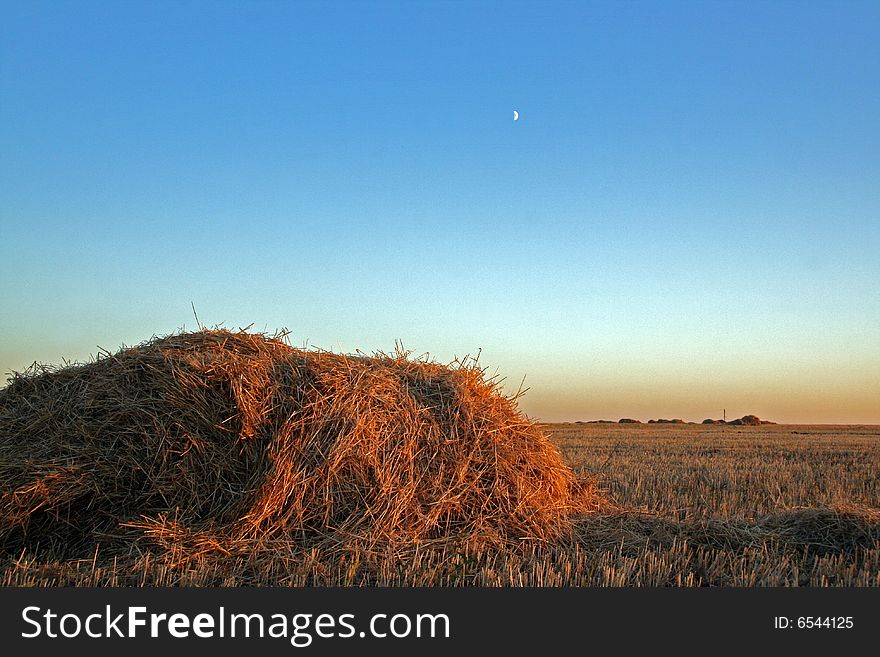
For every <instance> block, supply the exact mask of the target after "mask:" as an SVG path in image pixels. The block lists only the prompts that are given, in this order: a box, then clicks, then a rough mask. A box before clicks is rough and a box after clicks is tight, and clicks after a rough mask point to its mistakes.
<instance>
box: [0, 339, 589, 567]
mask: <svg viewBox="0 0 880 657" xmlns="http://www.w3.org/2000/svg"><path fill="white" fill-rule="evenodd" d="M596 501H597V497H596V496H595V493H594V489H593V487H592V484H590V483H589V482H585V481H578V480H576V479H575V477H574V474H573V473H572V471H571V470H570V469H569V468H568V467H567V466H566V465H565V464H564V463H563V461H562V459H561V457H560V455H559V453H558V452H557V450H556V448H555V447H554V446H553V445H552V443H550V441H549V440H548V439H547V438H546V437H545V436H544V435H543V434H542V433H541V432H540V431H539V429H538V428H537V427H536V426H535V425H534V424H533V423H531V422H530V421H528V420H527V419H526V418H525V417H523V416H522V415H521V414H520V413H519V411H518V410H517V407H516V403H515V398H507V397H505V396H503V395H502V394H501V393H500V391H499V390H498V384H497V382H495V381H492V380H488V381H487V380H486V378H485V377H484V372H483V370H481V369H480V368H478V367H477V366H476V364H475V363H473V362H468V363H457V364H455V365H453V366H449V367H447V366H441V365H438V364H435V363H432V362H428V361H427V360H425V359H420V360H412V359H409V358H408V357H407V355H406V354H396V355H385V354H379V355H377V356H375V357H364V356H345V355H339V354H332V353H327V352H319V351H305V350H300V349H295V348H292V347H290V346H289V345H288V344H286V343H285V342H283V341H282V340H279V339H276V338H270V337H266V336H263V335H255V334H249V333H245V332H238V333H232V332H229V331H223V330H215V331H201V332H198V333H189V334H181V335H175V336H170V337H166V338H161V339H154V340H152V341H150V342H148V343H145V344H143V345H140V346H138V347H135V348H130V349H123V350H122V351H120V352H119V353H117V354H115V355H109V354H108V355H105V356H103V357H101V358H100V359H98V360H97V361H95V362H92V363H89V364H85V365H76V366H70V367H65V368H62V369H49V368H37V367H35V368H33V369H32V370H30V371H28V372H26V373H24V374H18V375H15V376H14V377H13V378H12V379H11V381H10V384H9V385H8V386H7V387H6V388H5V389H3V390H0V545H2V547H3V549H4V551H5V552H6V553H7V554H9V553H11V552H14V551H19V552H20V551H21V550H23V549H25V548H27V549H29V550H32V549H37V548H41V549H48V550H49V551H50V552H51V553H52V554H53V555H56V557H57V558H76V557H82V556H84V555H87V554H89V553H90V552H93V551H94V550H95V548H96V546H98V545H99V544H100V545H101V546H102V549H106V546H111V548H110V549H116V550H122V551H123V552H127V553H129V554H131V555H132V557H134V556H135V555H136V554H137V553H138V552H141V551H142V550H145V549H149V550H152V551H154V552H155V551H157V550H158V551H159V552H160V553H162V554H165V555H166V556H167V557H168V558H172V559H174V560H186V559H189V558H192V557H194V556H201V555H206V554H214V555H218V556H219V557H222V556H223V555H227V556H228V555H232V554H237V555H239V557H240V556H241V555H243V554H246V555H250V557H249V558H261V559H262V558H267V557H266V555H270V554H271V553H272V552H273V551H277V550H278V549H279V545H283V546H285V549H287V550H288V551H289V550H293V549H312V548H313V547H315V546H323V547H322V549H333V547H334V546H338V547H339V548H340V549H350V548H351V546H353V545H356V546H358V547H357V549H363V550H367V551H379V550H382V551H387V550H388V549H394V548H395V547H403V548H412V547H413V546H418V545H426V546H428V545H430V546H434V547H436V546H442V545H452V544H455V543H459V542H460V543H461V544H467V545H469V546H474V545H490V546H491V545H494V546H497V547H499V548H500V547H505V546H507V547H509V546H513V545H515V544H517V543H521V542H522V541H532V542H535V541H537V542H545V541H551V540H555V539H558V538H560V537H561V536H562V535H563V534H566V533H567V532H568V531H569V530H570V528H571V524H570V518H571V517H572V516H573V515H575V514H579V513H582V512H584V511H587V510H590V509H591V508H593V507H594V506H595V504H596ZM113 546H115V548H114V547H113ZM255 555H257V556H255Z"/></svg>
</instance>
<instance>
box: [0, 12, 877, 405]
mask: <svg viewBox="0 0 880 657" xmlns="http://www.w3.org/2000/svg"><path fill="white" fill-rule="evenodd" d="M0 7H2V14H0V15H2V19H0V307H2V313H0V370H2V371H3V372H4V373H7V372H9V371H10V370H20V369H22V368H24V367H26V366H27V365H28V364H29V363H31V362H33V361H35V360H37V361H41V362H51V363H58V362H60V361H61V359H62V358H69V359H84V358H87V357H88V356H89V354H91V353H94V352H95V351H96V348H97V346H99V345H100V346H101V347H106V348H109V349H111V350H112V349H115V348H117V347H118V346H119V345H120V344H122V343H126V344H132V343H137V342H140V341H142V340H144V339H147V338H149V337H150V336H151V335H153V334H163V333H169V332H172V331H174V330H176V329H179V328H181V327H183V326H186V327H187V328H192V327H193V326H194V319H193V317H192V310H191V307H190V304H191V303H194V304H195V306H196V309H197V311H198V313H199V317H200V319H201V321H202V323H204V324H217V323H224V324H225V325H226V326H228V327H238V326H246V325H249V324H253V325H254V327H255V328H257V329H261V330H262V329H268V330H274V329H276V328H281V327H287V328H289V329H290V330H291V339H292V341H293V342H294V344H306V343H307V344H310V345H316V346H319V347H322V348H327V349H334V350H342V351H353V350H355V349H361V350H364V351H372V350H375V349H383V350H388V349H390V348H392V347H393V345H394V342H395V340H401V341H402V342H403V343H404V345H405V346H407V347H409V348H412V349H414V350H416V351H417V352H425V351H428V352H431V353H432V354H434V355H435V356H436V357H437V358H438V359H440V360H448V359H451V358H452V357H453V356H455V355H462V354H464V353H468V352H471V353H473V352H476V351H477V350H478V349H482V356H481V360H482V362H483V363H484V364H486V365H487V366H489V367H490V368H491V370H492V371H495V370H496V369H497V370H498V371H499V372H500V374H501V375H503V376H506V377H507V378H508V381H509V382H511V387H512V388H514V389H515V388H516V387H517V386H518V385H519V381H520V380H521V378H522V377H523V376H524V375H525V376H526V385H527V386H529V387H530V391H529V393H528V394H527V395H526V397H525V399H524V401H523V407H524V409H525V410H526V411H527V412H528V413H530V414H531V415H534V416H536V417H540V418H543V419H548V420H574V419H590V418H596V417H610V418H612V419H616V418H617V417H620V416H633V417H641V418H643V419H647V418H649V417H657V416H681V417H686V418H688V419H693V420H700V419H702V418H703V417H707V416H713V417H714V416H719V415H720V412H721V409H722V408H727V409H728V415H734V414H745V413H750V412H754V413H757V414H758V415H761V416H767V417H770V418H771V419H779V420H783V421H795V420H802V421H825V422H842V421H843V422H846V421H851V422H880V402H878V401H877V400H878V399H880V293H878V285H877V281H880V41H878V39H877V38H876V35H877V33H878V30H880V4H878V3H876V2H866V3H858V2H833V3H811V2H791V3H788V2H756V3H746V2H720V3H719V2H682V3H674V2H673V3H669V2H663V3H661V2H635V3H631V2H613V3H589V2H583V3H546V2H541V3H538V2H534V3H518V2H492V3H439V2H423V3H415V2H408V3H361V2H358V3H355V2H336V3H315V4H309V3H293V2H285V3H273V2H249V3H245V2H237V3H233V2H154V3H147V2H143V3H134V2H118V3H117V2H113V3H111V2H102V3H86V2H49V3H41V2H28V3H24V2H2V3H0ZM515 109H516V110H518V111H519V112H520V117H521V118H520V120H519V121H517V122H514V121H513V110H515Z"/></svg>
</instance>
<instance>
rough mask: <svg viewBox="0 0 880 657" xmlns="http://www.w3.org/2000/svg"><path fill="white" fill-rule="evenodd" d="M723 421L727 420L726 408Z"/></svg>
mask: <svg viewBox="0 0 880 657" xmlns="http://www.w3.org/2000/svg"><path fill="white" fill-rule="evenodd" d="M724 421H725V422H727V409H726V408H725V409H724Z"/></svg>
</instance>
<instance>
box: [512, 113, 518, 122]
mask: <svg viewBox="0 0 880 657" xmlns="http://www.w3.org/2000/svg"><path fill="white" fill-rule="evenodd" d="M513 120H514V121H519V112H517V111H516V110H513Z"/></svg>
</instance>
